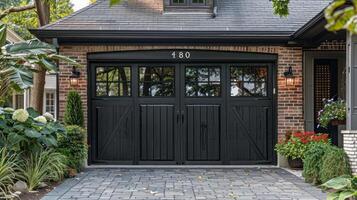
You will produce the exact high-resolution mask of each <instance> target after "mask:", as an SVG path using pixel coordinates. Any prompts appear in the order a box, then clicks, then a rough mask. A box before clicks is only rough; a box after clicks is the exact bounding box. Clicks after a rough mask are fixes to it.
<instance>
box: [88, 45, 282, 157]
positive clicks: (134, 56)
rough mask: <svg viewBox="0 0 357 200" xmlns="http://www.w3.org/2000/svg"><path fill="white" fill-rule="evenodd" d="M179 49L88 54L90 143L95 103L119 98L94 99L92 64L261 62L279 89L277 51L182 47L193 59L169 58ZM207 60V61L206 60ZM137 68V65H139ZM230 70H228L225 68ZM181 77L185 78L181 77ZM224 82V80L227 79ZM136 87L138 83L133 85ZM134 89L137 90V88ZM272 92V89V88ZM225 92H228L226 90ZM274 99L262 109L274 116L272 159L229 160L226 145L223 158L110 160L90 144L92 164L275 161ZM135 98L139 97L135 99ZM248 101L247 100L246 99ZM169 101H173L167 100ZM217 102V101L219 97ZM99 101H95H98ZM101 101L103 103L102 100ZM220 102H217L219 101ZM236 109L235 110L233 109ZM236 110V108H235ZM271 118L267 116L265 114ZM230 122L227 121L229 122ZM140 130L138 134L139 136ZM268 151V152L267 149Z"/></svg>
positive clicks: (234, 102) (245, 103)
mask: <svg viewBox="0 0 357 200" xmlns="http://www.w3.org/2000/svg"><path fill="white" fill-rule="evenodd" d="M175 51H176V52H179V51H181V50H153V51H151V50H146V51H124V52H109V53H90V54H88V57H87V58H88V67H87V70H88V122H89V123H88V130H89V132H88V141H89V144H90V145H94V143H93V144H92V142H95V141H94V140H93V139H94V138H93V135H92V134H93V132H94V131H91V130H93V127H94V126H95V125H94V124H93V122H94V121H93V117H94V115H95V114H94V113H92V112H94V110H96V109H94V107H93V106H94V104H97V103H98V102H99V104H97V105H99V106H106V105H109V106H110V104H112V103H115V101H118V99H116V98H93V97H94V96H93V88H92V87H93V83H92V82H93V75H92V74H93V69H92V67H93V66H102V64H103V65H105V64H110V65H113V64H133V65H134V66H135V65H136V66H137V64H138V63H141V64H145V63H148V64H149V65H150V63H151V64H157V63H162V64H165V63H173V64H176V65H180V64H178V63H182V65H187V64H188V65H189V64H190V63H197V64H198V63H210V64H219V63H225V64H222V66H230V65H231V64H235V65H236V64H242V63H243V64H244V63H249V64H252V65H259V64H268V65H269V66H271V69H272V70H273V71H272V74H271V77H270V78H271V79H270V81H272V87H274V88H276V86H277V80H276V79H277V78H276V77H277V69H276V62H277V58H278V57H277V55H275V54H261V53H245V52H220V51H201V50H182V51H184V52H190V55H191V56H192V57H190V59H172V57H170V56H171V55H172V52H175ZM203 61H206V62H203ZM136 69H137V68H136ZM225 72H227V70H226V71H225ZM134 75H137V74H135V72H134V74H133V75H132V77H133V79H132V81H133V83H134V84H136V83H135V81H137V79H136V76H134ZM227 76H228V75H227V74H224V75H223V78H224V79H226V78H227ZM181 78H182V77H181ZM224 82H225V80H224ZM222 84H228V83H223V82H222ZM134 87H137V86H134ZM270 89H272V88H270ZM134 90H135V89H134ZM271 91H272V90H271ZM225 92H226V94H227V92H228V91H225ZM270 95H271V100H272V107H270V106H269V108H265V107H264V108H263V109H269V112H271V116H272V118H271V119H269V120H271V121H269V123H271V125H272V127H271V128H272V130H273V131H272V132H271V133H272V134H271V136H270V137H272V138H270V141H269V142H272V149H271V151H270V152H269V155H270V156H269V161H267V160H254V161H247V160H242V161H230V160H229V159H228V158H227V156H228V154H227V155H224V154H226V153H228V152H227V151H224V148H223V149H222V151H223V152H222V153H223V154H222V156H223V157H222V158H221V160H220V161H193V162H192V161H186V162H185V161H184V160H182V159H181V160H178V162H176V161H175V162H170V161H160V162H157V161H144V162H143V161H139V160H138V159H137V158H138V154H137V153H136V155H135V156H136V160H134V161H107V160H99V159H96V158H95V157H94V152H93V151H95V147H94V146H91V148H90V151H89V164H94V163H95V164H276V154H275V152H274V151H273V144H275V143H276V142H277V132H276V127H277V122H276V119H277V112H276V107H277V101H276V95H275V94H273V93H271V94H270ZM119 98H120V99H123V101H122V103H119V104H123V105H124V104H125V102H129V101H131V100H130V98H131V97H124V98H121V97H119ZM135 99H136V98H135ZM135 99H134V105H136V104H137V103H135V102H138V101H140V102H141V101H143V102H147V103H149V104H155V103H158V102H160V101H161V100H162V101H163V102H165V101H166V100H163V99H161V100H159V99H156V98H154V99H152V100H149V99H148V101H146V100H145V99H142V98H141V100H140V99H138V100H135ZM246 100H248V99H246ZM246 100H244V101H240V100H239V99H236V100H234V101H231V100H229V99H228V97H227V96H225V97H223V96H222V99H221V102H222V103H223V104H227V105H228V104H229V105H234V104H236V105H241V106H244V105H248V104H249V100H248V101H246ZM257 100H258V101H257V102H259V103H263V104H262V105H265V103H264V102H265V100H263V99H257ZM168 101H170V100H168ZM217 101H218V100H217ZM95 102H96V103H95ZM100 102H102V103H100ZM192 102H197V100H193V101H192ZM203 102H204V105H210V104H212V102H211V103H209V102H210V101H209V99H206V100H203ZM216 103H217V102H216ZM138 109H139V108H137V107H135V108H134V112H135V113H138V112H139V110H138ZM233 110H234V109H233ZM222 112H227V114H228V111H224V110H223V111H222ZM235 112H237V111H235ZM235 114H236V113H234V112H231V113H230V114H229V115H230V117H229V118H232V117H233V118H234V116H235ZM266 117H268V115H267V116H266ZM133 123H135V127H136V126H138V124H137V123H138V122H133ZM227 123H228V122H227ZM137 134H138V133H136V135H137ZM133 137H138V136H133ZM135 148H136V149H137V150H138V147H137V146H136V147H135ZM267 153H268V152H267Z"/></svg>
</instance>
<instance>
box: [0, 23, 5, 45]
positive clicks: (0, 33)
mask: <svg viewBox="0 0 357 200" xmlns="http://www.w3.org/2000/svg"><path fill="white" fill-rule="evenodd" d="M5 43H6V25H5V24H3V23H1V22H0V46H3V45H5Z"/></svg>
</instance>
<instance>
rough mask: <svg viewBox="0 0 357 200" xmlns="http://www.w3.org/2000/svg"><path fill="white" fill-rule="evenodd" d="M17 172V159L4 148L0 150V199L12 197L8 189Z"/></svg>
mask: <svg viewBox="0 0 357 200" xmlns="http://www.w3.org/2000/svg"><path fill="white" fill-rule="evenodd" d="M17 170H18V165H17V157H16V156H15V155H10V154H9V152H8V151H7V149H5V148H2V149H0V199H4V198H5V199H7V198H11V197H12V195H10V194H9V189H10V187H11V186H12V185H13V184H14V180H15V178H16V173H15V172H16V171H17Z"/></svg>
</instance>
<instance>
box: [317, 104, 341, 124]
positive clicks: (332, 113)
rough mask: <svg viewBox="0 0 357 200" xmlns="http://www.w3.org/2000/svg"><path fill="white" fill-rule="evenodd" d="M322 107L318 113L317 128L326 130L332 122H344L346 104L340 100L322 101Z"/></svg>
mask: <svg viewBox="0 0 357 200" xmlns="http://www.w3.org/2000/svg"><path fill="white" fill-rule="evenodd" d="M324 104H325V105H324V107H323V109H322V110H320V111H319V113H318V121H319V126H321V127H324V128H327V126H328V125H329V123H330V122H331V121H332V120H339V121H343V120H346V103H345V101H344V100H342V99H338V100H336V101H334V100H333V99H329V100H324Z"/></svg>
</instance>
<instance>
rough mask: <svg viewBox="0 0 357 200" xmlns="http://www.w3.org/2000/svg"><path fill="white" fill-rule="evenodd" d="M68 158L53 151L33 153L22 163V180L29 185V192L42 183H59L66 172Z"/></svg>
mask: <svg viewBox="0 0 357 200" xmlns="http://www.w3.org/2000/svg"><path fill="white" fill-rule="evenodd" d="M65 163H66V157H65V156H64V155H62V154H60V153H58V152H54V151H53V150H46V151H41V152H36V153H31V154H30V155H29V156H28V157H27V158H25V159H24V161H23V162H21V163H20V176H19V177H20V179H21V180H23V181H24V182H26V183H27V186H28V189H29V191H33V190H34V189H36V188H37V187H38V186H39V185H40V183H41V182H45V181H59V180H61V179H62V178H63V175H64V172H65V170H66V164H65Z"/></svg>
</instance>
